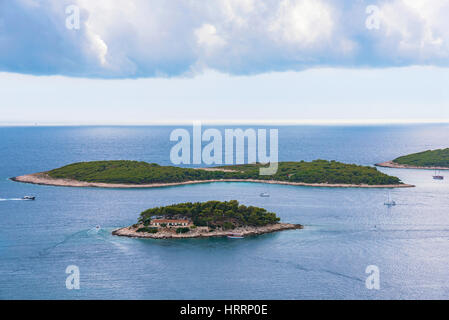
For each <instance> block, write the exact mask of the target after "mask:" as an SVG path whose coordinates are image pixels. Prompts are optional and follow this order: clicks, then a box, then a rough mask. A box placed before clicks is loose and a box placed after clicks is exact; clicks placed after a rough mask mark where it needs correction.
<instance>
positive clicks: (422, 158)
mask: <svg viewBox="0 0 449 320" xmlns="http://www.w3.org/2000/svg"><path fill="white" fill-rule="evenodd" d="M393 162H394V163H398V164H404V165H410V166H417V167H448V168H449V148H448V149H438V150H427V151H423V152H419V153H413V154H409V155H407V156H403V157H399V158H396V159H394V160H393Z"/></svg>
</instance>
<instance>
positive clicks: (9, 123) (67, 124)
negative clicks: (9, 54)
mask: <svg viewBox="0 0 449 320" xmlns="http://www.w3.org/2000/svg"><path fill="white" fill-rule="evenodd" d="M197 123H201V124H204V125H257V124H260V125H281V126H288V125H382V124H449V119H296V120H291V119H288V120H287V119H285V120H230V119H228V120H212V119H207V120H179V121H173V120H160V121H152V122H39V121H36V122H33V121H26V122H14V121H0V127H38V126H41V127H52V126H55V127H70V126H175V125H183V126H186V125H193V124H197Z"/></svg>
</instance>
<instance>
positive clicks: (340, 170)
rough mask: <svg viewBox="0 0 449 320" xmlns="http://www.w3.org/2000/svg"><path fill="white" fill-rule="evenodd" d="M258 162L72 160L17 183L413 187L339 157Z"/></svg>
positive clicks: (146, 186) (121, 185) (137, 186)
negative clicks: (266, 167) (198, 164)
mask: <svg viewBox="0 0 449 320" xmlns="http://www.w3.org/2000/svg"><path fill="white" fill-rule="evenodd" d="M262 166H263V165H262V164H260V163H255V164H243V165H229V166H220V167H214V168H197V169H194V168H182V167H175V166H161V165H158V164H156V163H147V162H141V161H129V160H113V161H92V162H79V163H73V164H69V165H67V166H64V167H61V168H58V169H54V170H50V171H46V172H40V173H34V174H28V175H23V176H19V177H14V178H11V179H12V180H14V181H18V182H25V183H34V184H43V185H53V186H70V187H102V188H151V187H165V186H176V185H185V184H195V183H208V182H221V181H226V182H258V183H272V184H286V185H298V186H312V187H365V188H401V187H413V186H412V185H407V184H404V183H402V182H401V180H400V179H399V178H397V177H393V176H389V175H387V174H384V173H382V172H380V171H378V170H377V169H376V168H375V167H368V166H359V165H355V164H345V163H341V162H337V161H327V160H315V161H312V162H305V161H299V162H279V163H278V171H277V173H276V174H274V175H270V176H264V175H259V169H260V167H262Z"/></svg>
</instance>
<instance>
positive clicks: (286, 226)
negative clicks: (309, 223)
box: [112, 223, 304, 239]
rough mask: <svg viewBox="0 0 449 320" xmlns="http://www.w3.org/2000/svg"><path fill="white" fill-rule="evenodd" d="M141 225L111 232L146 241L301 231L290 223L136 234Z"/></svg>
mask: <svg viewBox="0 0 449 320" xmlns="http://www.w3.org/2000/svg"><path fill="white" fill-rule="evenodd" d="M142 227H143V225H142V224H140V225H134V226H130V227H125V228H120V229H116V230H114V231H112V234H113V235H115V236H122V237H129V238H148V239H170V238H173V239H182V238H210V237H226V236H228V235H229V234H238V235H241V236H242V237H247V236H255V235H261V234H265V233H271V232H278V231H284V230H295V229H303V228H304V227H303V226H302V225H300V224H291V223H276V224H270V225H266V226H262V227H250V226H246V227H239V228H235V229H232V230H215V231H211V232H209V229H208V227H197V228H195V229H192V230H191V231H190V232H188V233H176V232H175V230H173V229H172V230H170V229H164V230H163V231H159V232H157V233H146V232H137V231H136V230H137V229H139V228H142Z"/></svg>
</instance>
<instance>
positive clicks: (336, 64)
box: [0, 0, 449, 124]
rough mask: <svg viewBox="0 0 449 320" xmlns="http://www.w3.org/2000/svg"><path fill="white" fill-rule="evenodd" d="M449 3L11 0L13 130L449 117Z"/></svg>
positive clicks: (1, 12) (8, 78)
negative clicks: (37, 126) (44, 126)
mask: <svg viewBox="0 0 449 320" xmlns="http://www.w3.org/2000/svg"><path fill="white" fill-rule="evenodd" d="M448 15H449V0H432V1H427V0H388V1H387V0H372V1H371V0H370V1H364V0H351V1H349V0H210V1H203V0H177V1H166V0H95V1H92V0H0V124H22V123H24V124H26V123H38V124H56V123H57V124H91V123H92V124H93V123H95V124H98V123H105V124H146V123H148V124H150V123H175V122H176V123H178V122H189V121H194V120H196V121H197V120H201V121H205V122H207V121H211V122H214V121H215V122H270V121H273V122H285V123H287V122H292V123H295V122H298V123H299V122H301V123H307V122H340V121H346V122H377V121H379V122H385V121H396V122H407V121H415V122H416V121H446V120H448V119H449V111H446V110H448V109H449V108H448V107H449V94H448V93H447V92H448V83H449V82H448V80H449V75H448V71H449V69H448V66H449V19H447V16H448Z"/></svg>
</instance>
